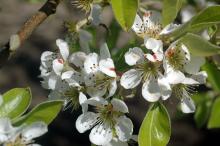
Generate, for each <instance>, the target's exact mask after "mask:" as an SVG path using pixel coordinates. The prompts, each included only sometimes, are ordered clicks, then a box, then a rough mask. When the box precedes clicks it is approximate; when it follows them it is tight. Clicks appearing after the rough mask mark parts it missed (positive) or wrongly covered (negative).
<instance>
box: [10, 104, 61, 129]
mask: <svg viewBox="0 0 220 146" xmlns="http://www.w3.org/2000/svg"><path fill="white" fill-rule="evenodd" d="M62 105H63V101H60V100H56V101H47V102H43V103H41V104H39V105H37V106H36V107H35V108H34V109H32V110H31V111H30V112H29V113H28V114H26V115H24V116H23V117H21V118H20V119H18V120H15V121H13V123H14V124H15V125H21V124H23V123H26V124H31V123H33V122H36V121H43V122H45V123H46V124H48V125H49V124H50V123H51V122H52V121H53V120H54V118H56V116H57V114H58V113H59V112H60V110H61V108H62Z"/></svg>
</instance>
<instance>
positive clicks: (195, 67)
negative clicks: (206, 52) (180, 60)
mask: <svg viewBox="0 0 220 146" xmlns="http://www.w3.org/2000/svg"><path fill="white" fill-rule="evenodd" d="M204 63H205V58H204V57H199V56H191V60H190V62H189V63H187V64H186V65H185V66H184V69H185V71H186V72H187V73H189V74H196V73H198V72H199V70H200V67H201V66H202V65H203V64H204Z"/></svg>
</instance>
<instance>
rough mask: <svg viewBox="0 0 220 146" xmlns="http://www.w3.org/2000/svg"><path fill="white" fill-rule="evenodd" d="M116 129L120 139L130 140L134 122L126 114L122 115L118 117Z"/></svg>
mask: <svg viewBox="0 0 220 146" xmlns="http://www.w3.org/2000/svg"><path fill="white" fill-rule="evenodd" d="M115 130H116V134H117V136H118V138H119V140H121V141H128V140H129V139H130V138H131V136H132V134H133V123H132V121H131V120H130V119H129V118H127V117H126V116H121V117H119V118H118V119H117V123H116V125H115Z"/></svg>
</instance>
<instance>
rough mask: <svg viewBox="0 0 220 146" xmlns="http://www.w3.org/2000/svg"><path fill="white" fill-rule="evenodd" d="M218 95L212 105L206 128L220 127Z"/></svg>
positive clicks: (219, 100) (219, 101) (219, 98)
mask: <svg viewBox="0 0 220 146" xmlns="http://www.w3.org/2000/svg"><path fill="white" fill-rule="evenodd" d="M219 117H220V97H218V98H217V99H216V100H215V102H214V104H213V107H212V110H211V116H210V119H209V122H208V128H220V120H219Z"/></svg>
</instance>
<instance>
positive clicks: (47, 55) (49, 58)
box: [40, 51, 56, 68]
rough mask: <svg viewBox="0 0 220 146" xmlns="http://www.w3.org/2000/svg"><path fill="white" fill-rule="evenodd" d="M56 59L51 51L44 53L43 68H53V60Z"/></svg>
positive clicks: (42, 58)
mask: <svg viewBox="0 0 220 146" xmlns="http://www.w3.org/2000/svg"><path fill="white" fill-rule="evenodd" d="M55 58H56V54H55V53H53V52H50V51H45V52H43V53H42V55H41V58H40V59H41V64H42V65H43V67H46V68H47V67H48V66H52V64H51V63H52V60H54V59H55Z"/></svg>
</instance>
